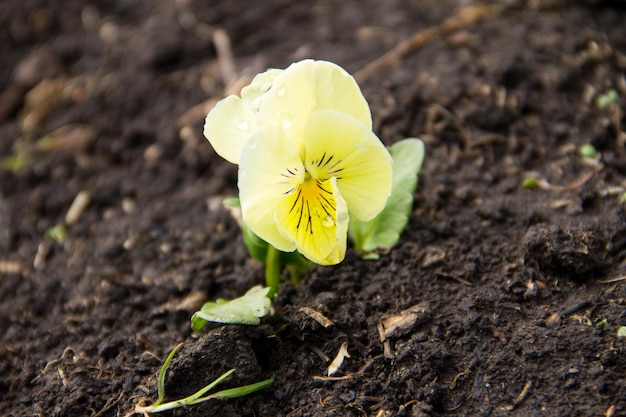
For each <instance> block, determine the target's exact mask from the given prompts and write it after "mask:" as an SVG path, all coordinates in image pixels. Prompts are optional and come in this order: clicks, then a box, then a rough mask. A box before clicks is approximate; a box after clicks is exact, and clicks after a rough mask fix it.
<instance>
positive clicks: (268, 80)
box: [241, 68, 283, 111]
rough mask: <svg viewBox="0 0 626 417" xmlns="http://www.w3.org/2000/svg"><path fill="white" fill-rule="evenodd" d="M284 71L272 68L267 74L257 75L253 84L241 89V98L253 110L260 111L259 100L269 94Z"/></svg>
mask: <svg viewBox="0 0 626 417" xmlns="http://www.w3.org/2000/svg"><path fill="white" fill-rule="evenodd" d="M282 72H283V70H280V69H274V68H270V69H268V70H267V71H265V72H262V73H260V74H257V75H255V76H254V78H253V79H252V82H251V83H250V84H249V85H247V86H245V87H244V88H242V89H241V98H242V100H243V101H245V102H246V103H247V104H248V106H249V107H250V108H251V109H252V110H253V111H257V110H258V109H259V100H257V99H259V98H260V97H261V96H262V95H263V94H265V93H267V92H268V91H269V90H270V89H271V88H272V84H273V82H274V80H275V79H276V77H278V76H279V75H280V74H281V73H282Z"/></svg>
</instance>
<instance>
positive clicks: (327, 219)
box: [322, 216, 335, 227]
mask: <svg viewBox="0 0 626 417" xmlns="http://www.w3.org/2000/svg"><path fill="white" fill-rule="evenodd" d="M322 225H323V226H324V227H333V226H334V225H335V222H334V221H333V218H332V217H330V216H326V217H324V218H323V219H322Z"/></svg>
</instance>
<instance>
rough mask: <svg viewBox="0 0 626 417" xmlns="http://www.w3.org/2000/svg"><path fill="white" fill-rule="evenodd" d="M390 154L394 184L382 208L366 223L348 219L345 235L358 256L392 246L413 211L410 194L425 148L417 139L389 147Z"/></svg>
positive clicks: (415, 182) (415, 183) (411, 193)
mask: <svg viewBox="0 0 626 417" xmlns="http://www.w3.org/2000/svg"><path fill="white" fill-rule="evenodd" d="M389 153H390V154H391V157H392V158H393V182H392V186H391V196H390V197H389V199H388V200H387V204H386V205H385V208H384V209H383V211H382V212H381V213H380V214H378V216H376V217H375V218H374V219H373V220H371V221H369V222H363V221H360V220H358V219H355V218H351V219H350V227H349V229H348V233H349V236H350V238H351V239H352V241H353V242H354V246H355V249H356V250H357V251H358V252H361V253H368V252H372V251H374V250H376V249H379V248H385V249H386V248H390V247H392V246H393V245H395V244H396V243H397V242H398V240H399V239H400V234H401V233H402V231H403V230H404V229H405V228H406V225H407V223H408V219H409V214H410V213H411V210H412V208H413V192H414V191H415V188H416V187H417V174H418V173H419V171H420V169H421V167H422V162H423V160H424V144H423V143H422V141H421V140H419V139H414V138H410V139H404V140H402V141H400V142H398V143H396V144H394V145H393V146H391V147H390V148H389Z"/></svg>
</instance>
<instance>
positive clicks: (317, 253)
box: [276, 178, 349, 265]
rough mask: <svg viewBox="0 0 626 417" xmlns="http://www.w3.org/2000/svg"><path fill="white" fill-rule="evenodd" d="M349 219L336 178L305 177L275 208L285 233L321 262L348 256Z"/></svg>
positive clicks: (277, 219) (304, 251) (337, 261)
mask: <svg viewBox="0 0 626 417" xmlns="http://www.w3.org/2000/svg"><path fill="white" fill-rule="evenodd" d="M348 220H349V218H348V209H347V206H346V202H345V201H344V199H343V197H342V196H341V194H340V193H339V190H338V188H337V180H336V179H335V178H332V179H330V180H328V181H325V182H319V181H317V180H314V179H312V178H308V179H306V180H305V181H304V182H303V183H302V184H300V186H299V187H298V189H297V191H296V192H294V193H292V194H290V195H289V196H288V198H285V199H284V200H283V201H281V203H280V205H279V207H278V209H277V211H276V222H277V223H278V224H279V226H280V228H281V229H282V232H283V233H284V234H285V235H286V236H288V237H289V238H290V239H291V240H293V241H294V242H295V244H296V248H297V249H298V251H299V252H300V253H301V254H302V255H304V256H306V257H307V258H309V259H310V260H312V261H313V262H315V263H317V264H320V265H334V264H337V263H339V262H341V261H342V260H343V258H344V257H345V253H346V237H347V231H348Z"/></svg>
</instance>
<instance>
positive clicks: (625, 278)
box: [597, 275, 626, 284]
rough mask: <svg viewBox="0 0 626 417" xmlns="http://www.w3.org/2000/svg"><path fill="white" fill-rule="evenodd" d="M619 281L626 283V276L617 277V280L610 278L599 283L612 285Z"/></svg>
mask: <svg viewBox="0 0 626 417" xmlns="http://www.w3.org/2000/svg"><path fill="white" fill-rule="evenodd" d="M619 281H626V275H622V276H621V277H616V278H609V279H605V280H602V281H597V282H599V283H600V284H612V283H614V282H619Z"/></svg>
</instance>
